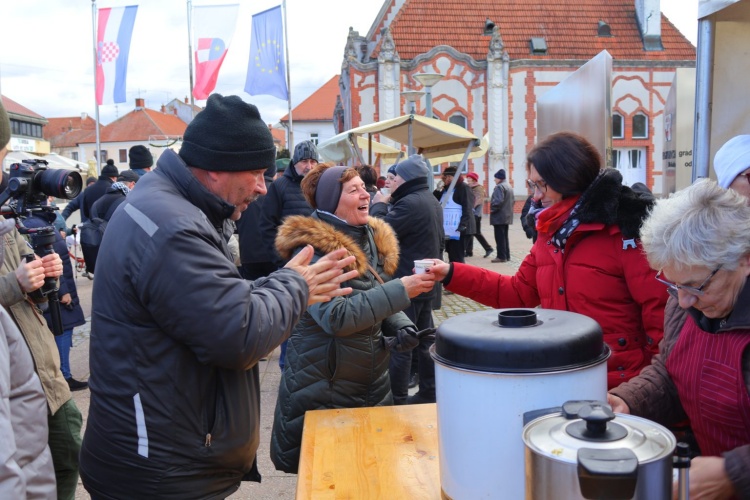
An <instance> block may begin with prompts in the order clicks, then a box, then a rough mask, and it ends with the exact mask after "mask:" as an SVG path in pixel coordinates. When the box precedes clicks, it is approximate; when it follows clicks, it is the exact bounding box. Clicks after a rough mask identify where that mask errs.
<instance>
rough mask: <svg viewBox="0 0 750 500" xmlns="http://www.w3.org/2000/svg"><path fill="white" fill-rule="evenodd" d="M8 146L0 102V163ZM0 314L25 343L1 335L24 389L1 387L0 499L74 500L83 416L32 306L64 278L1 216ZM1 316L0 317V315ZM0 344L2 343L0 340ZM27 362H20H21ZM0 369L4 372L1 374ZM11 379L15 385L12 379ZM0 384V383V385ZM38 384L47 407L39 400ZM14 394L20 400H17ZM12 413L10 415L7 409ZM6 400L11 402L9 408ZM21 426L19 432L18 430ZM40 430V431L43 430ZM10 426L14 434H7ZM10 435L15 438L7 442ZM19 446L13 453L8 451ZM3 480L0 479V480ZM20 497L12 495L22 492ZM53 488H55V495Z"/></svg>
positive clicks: (57, 264) (54, 258)
mask: <svg viewBox="0 0 750 500" xmlns="http://www.w3.org/2000/svg"><path fill="white" fill-rule="evenodd" d="M9 140H10V120H9V119H8V115H7V113H6V111H5V108H4V107H3V105H2V101H1V100H0V164H2V160H3V159H4V158H5V155H6V154H7V152H8V150H7V144H8V141H9ZM0 236H2V246H0V306H1V307H0V310H2V309H3V308H4V309H5V311H7V313H8V315H9V316H10V318H12V320H13V323H15V326H17V327H18V330H20V332H21V335H22V336H23V342H22V343H23V344H25V346H23V347H21V346H19V345H18V342H17V335H12V333H13V332H10V331H9V330H6V335H7V334H8V333H11V335H8V336H7V337H6V338H7V339H8V342H9V343H10V342H13V343H14V344H15V345H14V346H12V348H11V346H10V344H9V346H8V347H9V350H11V349H12V351H13V352H14V353H18V354H19V357H18V358H16V357H15V356H13V357H12V358H11V359H10V363H11V364H10V366H11V368H12V369H13V370H14V371H13V372H11V374H10V375H11V377H12V379H11V380H14V381H18V382H21V381H22V379H21V377H23V378H24V379H25V380H26V382H29V386H28V388H26V387H25V386H24V389H23V390H22V391H19V388H18V387H14V386H11V387H7V386H4V387H2V389H1V390H0V392H1V393H2V397H1V398H0V408H4V409H6V411H2V410H1V409H0V440H2V445H0V457H2V458H3V460H2V462H0V463H2V464H3V466H2V467H0V479H5V481H3V483H0V492H6V490H5V489H3V487H4V486H10V485H11V484H13V485H15V486H16V489H15V490H11V489H9V490H8V491H7V493H8V494H7V495H4V496H3V498H55V496H56V497H57V498H60V499H65V500H72V499H73V498H74V497H75V490H76V485H77V484H78V451H79V449H80V446H81V425H82V417H81V412H80V411H79V409H78V407H77V406H76V404H75V402H74V401H73V398H72V397H71V394H70V388H69V387H68V384H67V382H66V381H65V377H64V376H63V374H62V371H61V370H60V355H59V353H58V351H57V346H56V345H55V340H54V339H55V336H54V335H53V334H52V332H51V331H50V330H49V328H48V327H47V323H46V322H45V321H44V320H43V319H42V313H41V311H40V309H39V305H38V304H43V303H46V302H47V298H46V296H44V295H42V293H41V290H40V289H41V288H42V286H43V285H44V280H45V279H46V278H54V279H58V278H59V277H60V276H61V275H62V273H63V264H62V260H61V259H60V256H59V255H58V254H56V253H51V254H48V255H45V256H44V257H42V258H39V257H37V258H34V254H33V250H32V249H31V247H30V246H29V243H28V242H27V240H26V239H25V238H24V237H23V236H22V235H21V234H20V233H19V232H18V229H16V224H15V221H14V220H10V219H8V220H6V219H5V217H3V216H2V215H0ZM0 316H2V315H0ZM0 323H1V324H2V325H3V327H4V328H5V329H7V328H8V327H9V326H10V324H9V323H10V321H8V317H7V316H5V317H0ZM3 340H5V339H3ZM28 353H31V359H32V360H33V367H34V371H35V372H36V376H37V377H38V378H29V377H28V373H27V372H26V369H27V368H28ZM24 358H26V359H24ZM0 369H2V368H0ZM16 376H18V377H19V378H17V379H16ZM1 380H2V377H0V381H1ZM39 382H41V387H42V390H43V391H44V397H45V399H46V405H45V404H43V403H42V401H41V400H40V399H39V398H38V396H39V394H38V390H39ZM19 392H20V393H19ZM6 398H8V404H10V405H11V406H10V408H12V409H13V410H14V411H13V412H12V413H8V411H7V408H8V407H7V406H5V405H4V404H3V403H5V400H6ZM11 398H12V401H11ZM21 422H22V425H21V424H20V423H21ZM45 424H46V425H45ZM9 427H12V428H13V431H10V430H9V429H8V428H9ZM11 434H13V435H11ZM47 445H49V452H51V454H52V464H53V465H54V477H52V478H51V477H50V476H49V472H50V469H49V457H48V453H49V452H47V451H46V450H47ZM13 446H17V449H16V450H15V453H14V452H11V450H12V447H13ZM3 476H5V477H3ZM26 478H28V479H29V482H28V483H26V486H25V488H26V494H24V495H20V496H18V495H15V494H14V493H13V492H15V491H19V490H21V489H23V488H24V485H23V483H25V481H26ZM55 483H57V486H56V490H57V495H55Z"/></svg>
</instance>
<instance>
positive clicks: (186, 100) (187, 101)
mask: <svg viewBox="0 0 750 500" xmlns="http://www.w3.org/2000/svg"><path fill="white" fill-rule="evenodd" d="M189 102H190V101H189V100H188V98H187V96H185V104H188V103H189Z"/></svg>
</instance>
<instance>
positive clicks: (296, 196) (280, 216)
mask: <svg viewBox="0 0 750 500" xmlns="http://www.w3.org/2000/svg"><path fill="white" fill-rule="evenodd" d="M318 161H319V156H318V148H317V146H316V145H315V143H314V142H312V141H302V142H300V143H299V144H297V145H296V146H295V147H294V154H293V155H292V160H291V161H290V162H289V167H287V169H286V170H284V175H282V176H281V177H280V178H278V179H276V180H275V181H274V182H273V184H271V185H270V186H269V187H268V194H266V197H265V199H264V200H263V219H262V220H261V222H260V239H259V241H258V245H260V246H262V247H263V248H267V249H269V251H270V252H271V253H272V254H273V255H271V261H272V262H273V264H274V265H275V266H276V268H277V269H279V268H281V267H283V266H284V264H286V262H285V261H284V259H282V258H281V257H280V256H279V254H278V253H277V252H276V251H275V250H274V248H275V247H274V241H275V240H276V233H277V232H278V230H279V226H280V225H281V224H282V222H284V219H285V218H287V217H289V216H290V215H310V213H311V212H312V207H311V206H310V204H309V203H308V202H307V200H306V199H305V197H304V196H303V195H302V189H301V188H300V182H302V178H303V177H304V176H305V174H307V173H308V172H309V171H310V169H312V168H313V167H315V166H316V165H317V164H318ZM285 359H286V342H284V343H283V344H281V354H280V355H279V368H280V369H281V371H284V360H285Z"/></svg>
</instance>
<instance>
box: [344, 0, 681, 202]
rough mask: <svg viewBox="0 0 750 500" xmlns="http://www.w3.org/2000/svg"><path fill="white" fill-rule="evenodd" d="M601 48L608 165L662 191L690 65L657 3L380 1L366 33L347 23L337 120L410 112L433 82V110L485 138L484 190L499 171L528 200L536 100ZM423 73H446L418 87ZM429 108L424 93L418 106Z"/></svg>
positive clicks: (480, 163) (478, 163)
mask: <svg viewBox="0 0 750 500" xmlns="http://www.w3.org/2000/svg"><path fill="white" fill-rule="evenodd" d="M603 50H606V51H608V52H609V53H610V54H611V55H612V58H613V72H612V107H613V109H612V112H613V115H612V120H613V123H612V130H613V143H612V144H613V155H612V160H613V165H612V166H615V167H617V168H618V169H620V170H621V171H622V172H623V174H624V178H625V182H627V183H628V184H632V183H633V182H637V181H640V182H644V183H646V184H647V185H649V187H651V188H653V189H654V190H655V191H657V192H660V191H661V152H662V135H663V129H664V125H663V107H664V103H665V100H666V98H667V94H668V93H669V88H670V86H671V84H672V80H673V78H674V72H675V68H680V67H694V66H695V47H693V45H692V44H691V43H690V42H689V41H688V40H687V39H686V38H685V37H684V36H683V35H682V34H681V33H680V32H679V31H678V30H677V29H676V28H675V27H674V26H673V25H672V23H670V22H669V20H668V19H667V18H666V17H664V16H662V15H661V13H660V10H659V1H658V0H575V1H573V0H475V1H473V2H464V1H462V0H386V1H385V2H384V4H383V7H382V8H381V10H380V12H379V14H378V16H377V18H376V19H375V20H374V21H373V24H372V27H371V28H370V31H369V33H368V34H367V35H366V36H360V35H359V33H357V32H356V31H351V30H350V33H349V36H348V39H347V43H346V48H345V53H344V61H343V64H342V71H341V77H340V80H339V90H340V95H341V98H340V101H339V102H338V103H337V106H336V111H335V113H334V126H335V127H336V128H337V132H341V131H343V130H347V129H349V128H352V127H356V126H359V125H364V124H368V123H372V122H375V121H379V120H385V119H388V118H393V117H396V116H400V115H403V114H406V113H407V112H408V109H407V103H406V102H405V100H404V98H403V97H402V95H401V93H402V92H403V91H407V90H430V91H431V95H432V112H433V115H434V116H435V117H436V118H440V119H443V120H448V121H451V122H454V123H458V124H460V125H462V126H465V127H466V128H467V129H469V130H470V131H472V132H473V133H474V134H475V135H477V136H478V137H481V136H483V135H484V134H488V136H489V139H490V150H489V153H488V154H487V155H486V156H484V157H483V158H480V159H475V160H471V162H470V164H469V170H470V171H476V172H477V173H479V176H480V180H483V182H485V186H486V187H487V188H491V183H490V182H488V180H490V179H491V177H492V175H493V173H494V172H495V171H497V170H498V169H500V168H505V169H506V170H507V171H509V177H510V181H511V184H512V185H513V186H515V187H514V189H515V193H516V195H518V196H525V189H524V187H523V186H524V183H523V181H524V179H525V178H526V172H525V157H526V153H527V151H528V150H529V149H530V148H531V146H533V144H534V143H535V142H536V136H537V134H536V131H537V129H536V127H537V122H536V119H537V110H536V103H537V100H538V99H539V97H540V96H542V95H543V94H544V93H545V92H546V91H547V90H549V89H550V88H552V87H554V86H555V85H557V84H558V83H559V82H561V81H562V80H563V79H565V78H566V77H567V76H568V75H570V74H571V73H572V72H574V71H575V70H576V69H578V68H579V67H581V66H582V65H583V64H585V63H586V62H587V61H589V60H590V59H591V58H593V57H594V56H596V55H597V54H599V53H600V52H601V51H603ZM419 73H439V74H441V75H443V78H442V79H441V80H440V81H439V82H438V83H436V84H435V85H434V86H433V87H432V88H431V89H425V88H424V87H423V86H422V85H421V84H420V83H419V81H418V80H417V79H416V78H415V77H414V75H416V74H419ZM426 105H427V102H426V97H422V98H421V100H420V101H419V102H418V103H417V107H416V110H417V113H419V114H425V107H426ZM435 168H436V171H437V169H439V168H440V167H439V166H436V167H435Z"/></svg>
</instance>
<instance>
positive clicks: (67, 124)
mask: <svg viewBox="0 0 750 500" xmlns="http://www.w3.org/2000/svg"><path fill="white" fill-rule="evenodd" d="M47 122H48V123H47V125H45V127H44V129H43V130H42V134H43V135H44V138H45V139H46V140H48V141H49V140H50V139H52V138H55V137H58V136H60V135H62V134H66V133H69V132H73V131H80V130H90V131H95V130H96V120H94V119H93V118H91V117H90V116H88V115H86V118H81V117H80V116H64V117H62V118H47Z"/></svg>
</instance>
